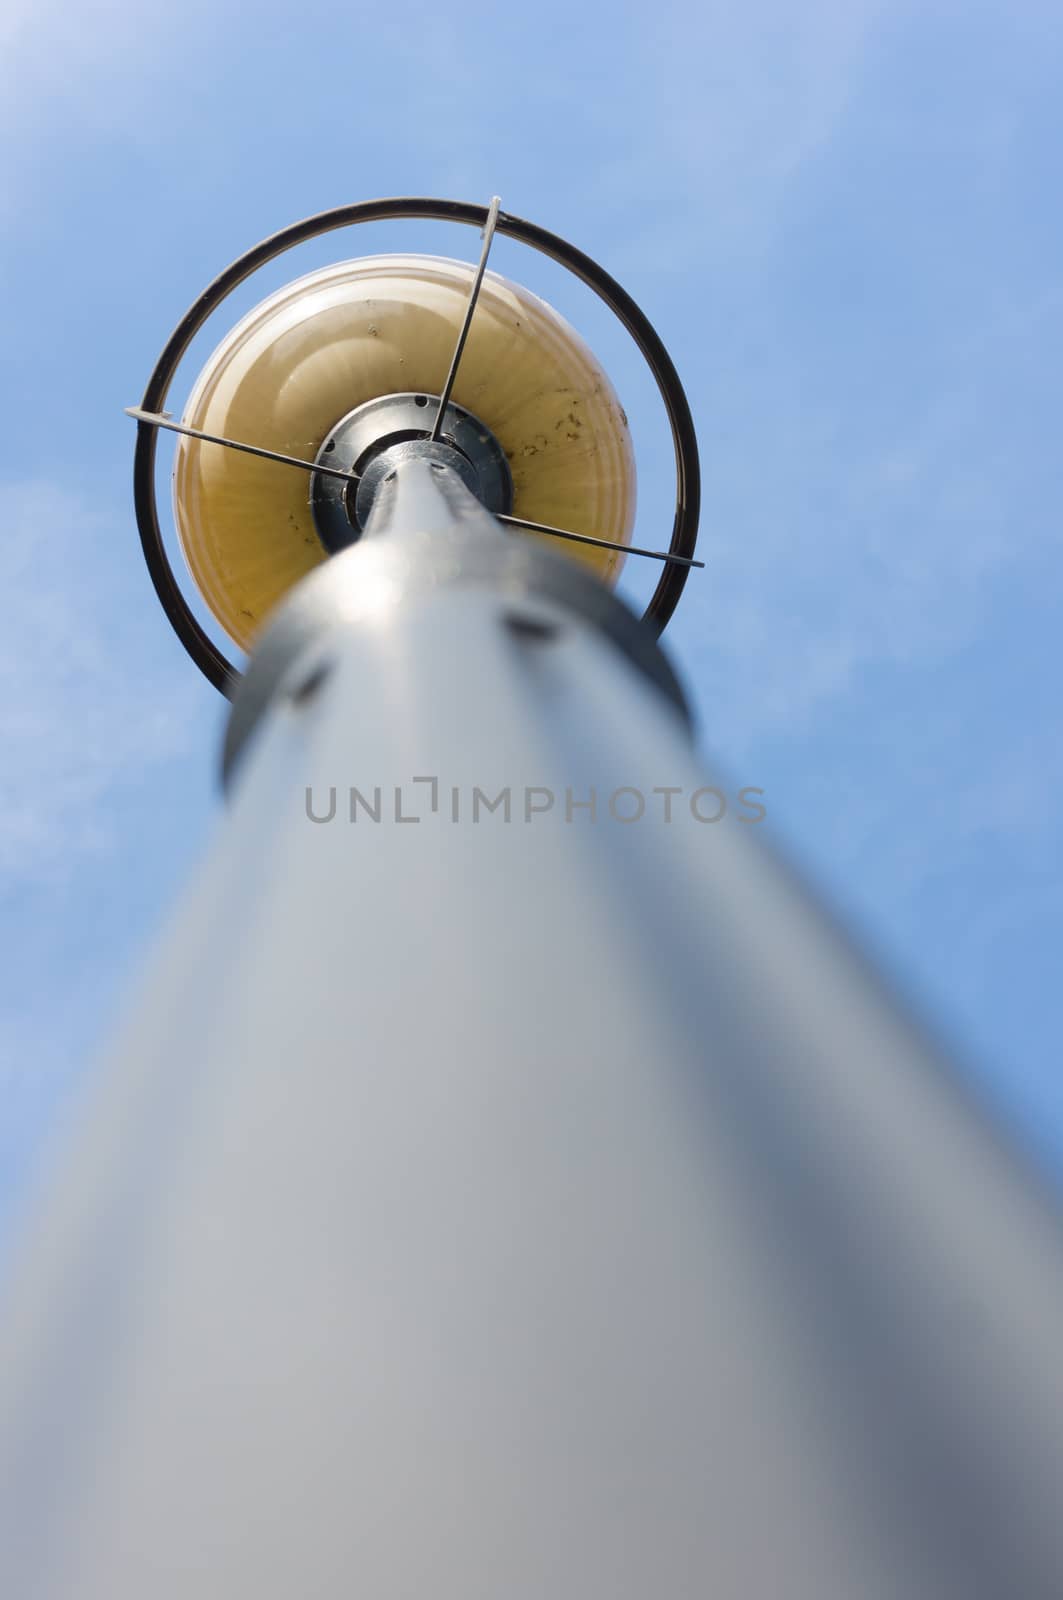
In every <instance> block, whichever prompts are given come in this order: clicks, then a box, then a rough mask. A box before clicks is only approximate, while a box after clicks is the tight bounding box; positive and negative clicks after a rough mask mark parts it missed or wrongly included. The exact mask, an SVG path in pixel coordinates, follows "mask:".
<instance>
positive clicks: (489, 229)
mask: <svg viewBox="0 0 1063 1600" xmlns="http://www.w3.org/2000/svg"><path fill="white" fill-rule="evenodd" d="M501 204H502V201H501V200H500V198H499V197H498V195H497V194H496V195H493V196H492V198H491V204H490V206H489V207H488V208H487V221H486V222H485V223H484V231H483V241H484V247H483V249H482V250H481V251H480V265H479V266H478V267H477V269H476V276H475V278H474V279H473V280H472V290H471V292H470V294H469V303H468V305H467V306H466V307H465V320H464V322H463V323H462V325H461V332H460V333H459V334H458V342H457V344H456V345H455V346H454V354H453V356H452V357H451V360H450V371H449V372H448V373H447V381H446V383H445V384H444V385H443V392H442V394H441V395H440V397H439V410H438V411H437V412H436V420H435V422H434V423H433V424H432V432H431V434H430V436H429V437H430V438H432V439H438V438H439V436H440V435H441V433H442V432H443V417H444V415H445V414H446V409H447V406H448V405H449V404H450V392H451V390H452V389H453V387H454V380H455V378H456V377H457V376H458V364H459V362H460V361H461V353H462V351H463V350H464V349H465V341H466V339H467V338H468V337H469V328H470V327H471V326H472V314H473V312H474V311H475V310H476V302H477V300H478V299H479V298H480V285H481V284H482V283H483V281H484V272H485V270H486V267H487V257H488V256H489V255H490V253H491V241H492V239H493V238H494V236H495V225H496V224H497V222H498V211H499V207H500V206H501Z"/></svg>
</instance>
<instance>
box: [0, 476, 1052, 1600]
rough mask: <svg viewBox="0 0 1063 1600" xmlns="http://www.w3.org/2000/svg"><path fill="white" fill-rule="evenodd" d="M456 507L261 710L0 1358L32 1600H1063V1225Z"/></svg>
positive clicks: (897, 1020)
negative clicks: (835, 1599)
mask: <svg viewBox="0 0 1063 1600" xmlns="http://www.w3.org/2000/svg"><path fill="white" fill-rule="evenodd" d="M439 483H441V484H442V485H443V488H442V489H440V488H438V484H439ZM462 500H463V495H462V492H460V486H459V488H455V487H454V483H453V481H452V480H451V478H450V476H449V475H448V474H447V473H445V472H444V473H443V474H436V475H435V479H434V480H433V479H430V478H429V469H427V468H426V467H424V466H422V465H421V464H419V463H415V464H413V466H412V469H407V468H403V469H401V471H400V473H399V475H398V478H397V479H396V480H395V482H394V483H393V486H392V490H391V492H390V499H385V501H383V502H382V503H381V508H380V513H379V519H377V518H376V517H375V519H374V523H373V525H372V527H371V530H370V536H369V537H368V538H367V539H366V540H365V541H364V542H363V545H362V546H361V547H360V548H356V549H354V550H352V551H350V552H348V553H347V554H345V555H342V556H339V557H336V558H334V559H333V561H331V562H330V563H328V564H327V565H326V567H325V568H324V569H322V570H321V571H320V572H319V573H318V574H316V575H315V576H314V577H313V578H311V579H310V580H307V583H306V584H304V585H303V586H302V588H301V590H300V591H298V592H297V593H296V595H295V597H294V598H293V600H292V601H291V602H290V604H289V606H288V607H287V609H286V611H285V614H284V615H283V616H282V617H281V619H280V621H279V622H278V623H277V624H276V625H275V626H274V628H273V629H272V630H271V631H270V633H269V634H268V635H267V637H266V639H265V640H264V641H263V645H262V648H261V650H260V651H259V653H258V656H257V657H256V661H255V663H254V664H253V667H252V670H251V673H250V674H249V677H248V680H247V682H246V685H245V688H244V691H243V698H242V700H241V701H240V702H238V704H237V707H236V709H235V712H234V717H233V724H232V728H231V730H230V740H229V747H228V755H227V761H228V770H229V774H230V805H229V808H228V813H227V816H226V817H225V819H224V821H223V822H222V824H221V826H220V828H219V831H218V836H217V838H216V840H215V842H214V846H213V849H212V851H211V853H210V855H209V857H208V859H207V860H206V862H205V863H204V865H203V868H202V870H201V872H200V874H199V876H198V879H197V881H196V882H195V884H194V885H193V886H192V888H191V890H190V892H189V894H188V897H187V899H186V901H185V903H184V905H183V907H182V909H181V910H180V913H179V915H178V917H177V919H176V921H175V923H174V926H173V927H172V929H171V931H170V933H169V935H168V937H167V939H166V942H165V945H164V947H163V949H162V950H161V951H160V952H159V953H158V956H157V958H156V960H155V962H154V964H153V968H152V973H151V977H150V981H149V983H148V985H147V987H146V989H145V991H144V993H143V996H142V999H141V1002H140V1004H139V1006H138V1008H137V1013H136V1016H135V1017H134V1019H133V1020H132V1022H131V1025H130V1026H129V1028H128V1030H127V1032H126V1034H125V1038H124V1041H123V1042H122V1044H121V1045H120V1047H119V1049H118V1050H117V1052H116V1053H115V1054H114V1056H113V1057H112V1058H111V1059H110V1060H109V1062H108V1063H107V1064H106V1066H105V1067H104V1069H103V1070H102V1071H101V1073H100V1074H99V1076H98V1077H97V1079H96V1081H95V1082H94V1084H93V1086H92V1091H91V1095H90V1098H89V1101H88V1103H87V1104H86V1107H85V1112H84V1119H83V1127H81V1128H80V1129H79V1131H78V1134H77V1137H76V1138H75V1140H74V1142H73V1147H72V1149H71V1151H70V1152H69V1156H68V1159H67V1161H66V1163H65V1165H64V1168H63V1171H62V1174H61V1177H60V1179H59V1181H58V1182H57V1184H56V1185H55V1187H54V1190H53V1191H52V1193H51V1195H50V1197H49V1201H48V1204H47V1205H46V1206H45V1207H44V1208H43V1209H42V1214H41V1217H40V1219H39V1221H38V1223H37V1226H36V1230H35V1231H34V1232H33V1233H32V1234H31V1235H30V1236H29V1238H28V1240H27V1246H26V1250H25V1253H24V1257H23V1261H22V1267H21V1271H20V1273H19V1275H18V1276H17V1278H16V1282H15V1287H14V1292H13V1293H12V1295H11V1296H10V1299H9V1304H8V1308H7V1311H6V1314H5V1317H4V1326H3V1333H2V1340H3V1364H2V1367H0V1374H2V1379H0V1406H2V1411H0V1414H2V1417H3V1432H2V1449H0V1482H2V1484H3V1506H4V1512H5V1516H6V1527H4V1529H3V1539H2V1543H0V1552H2V1553H0V1572H2V1573H3V1578H2V1580H0V1592H2V1593H3V1594H4V1595H8V1594H10V1595H12V1596H18V1597H19V1600H33V1597H37V1596H49V1597H57V1596H62V1597H71V1600H74V1597H76V1600H143V1597H146V1596H151V1597H152V1600H170V1597H173V1600H177V1597H178V1596H180V1597H181V1600H188V1597H189V1596H191V1595H194V1596H195V1597H196V1600H222V1597H225V1600H233V1597H236V1596H240V1597H243V1596H248V1597H250V1596H254V1597H256V1600H273V1597H277V1600H280V1597H282V1596H283V1597H285V1600H289V1597H291V1596H296V1595H298V1596H300V1597H318V1596H320V1597H322V1600H324V1597H330V1600H331V1597H333V1596H336V1595H340V1594H346V1593H352V1594H353V1593H357V1594H362V1595H366V1596H372V1597H373V1600H400V1597H401V1600H408V1597H411V1596H415V1595H416V1596H426V1595H432V1596H434V1597H446V1600H500V1597H505V1600H542V1597H543V1596H544V1595H551V1596H566V1597H571V1600H587V1597H602V1600H617V1597H620V1600H628V1597H630V1600H636V1597H637V1600H646V1597H647V1596H650V1595H652V1596H654V1597H670V1600H672V1597H674V1600H692V1597H695V1596H698V1597H700V1596H709V1595H711V1596H714V1597H727V1600H777V1597H799V1600H824V1597H825V1596H839V1597H853V1600H856V1597H859V1600H876V1597H880V1596H881V1597H887V1596H888V1597H890V1600H921V1597H927V1600H930V1597H933V1600H942V1597H953V1596H955V1597H957V1600H960V1597H962V1600H978V1597H981V1596H987V1597H989V1596H992V1597H1000V1600H1011V1597H1018V1596H1021V1597H1023V1600H1042V1597H1043V1600H1058V1596H1059V1595H1060V1593H1063V1519H1061V1517H1060V1514H1059V1512H1060V1506H1059V1495H1060V1486H1061V1484H1063V1363H1061V1351H1063V1259H1061V1255H1063V1252H1061V1245H1060V1230H1059V1225H1058V1219H1057V1217H1056V1215H1055V1213H1054V1212H1053V1211H1052V1210H1051V1209H1050V1208H1049V1207H1048V1205H1047V1204H1046V1202H1045V1200H1044V1198H1043V1196H1042V1195H1041V1193H1040V1192H1039V1191H1038V1189H1037V1186H1036V1183H1035V1182H1034V1180H1033V1179H1032V1178H1031V1177H1030V1175H1029V1174H1028V1173H1027V1172H1026V1171H1025V1170H1024V1169H1023V1168H1022V1166H1021V1165H1020V1164H1019V1163H1018V1162H1017V1161H1016V1159H1015V1157H1014V1156H1013V1154H1012V1152H1011V1150H1010V1149H1008V1148H1006V1147H1005V1146H1004V1145H1003V1144H1002V1142H1001V1141H1000V1140H998V1138H997V1137H996V1136H995V1134H994V1132H993V1130H992V1129H991V1128H989V1127H988V1126H987V1125H986V1123H985V1122H984V1121H983V1120H982V1117H981V1115H980V1113H979V1112H978V1110H977V1109H975V1108H974V1107H972V1105H971V1104H970V1103H969V1102H968V1100H967V1098H966V1097H965V1095H964V1093H963V1091H962V1089H961V1086H960V1084H959V1082H958V1081H957V1079H956V1078H955V1077H954V1076H953V1074H952V1071H951V1069H950V1068H949V1067H948V1065H947V1064H945V1063H944V1062H943V1061H942V1060H941V1059H940V1058H939V1056H938V1055H937V1054H936V1053H935V1051H934V1048H933V1047H932V1045H930V1044H929V1043H928V1042H927V1041H926V1039H925V1038H923V1037H922V1036H921V1035H920V1034H919V1033H918V1032H917V1031H916V1030H915V1029H914V1028H913V1026H912V1025H911V1023H910V1022H909V1021H908V1020H907V1019H906V1018H905V1016H904V1015H903V1014H902V1013H901V1011H900V1010H899V1009H898V1007H897V1005H896V1004H895V1002H894V1001H893V999H892V998H891V997H890V996H889V995H888V994H886V993H884V991H883V990H882V988H881V987H880V985H879V983H878V982H877V981H876V979H875V977H874V975H873V974H872V973H871V972H870V971H869V970H868V969H867V967H866V966H865V965H864V964H863V962H862V961H861V960H860V958H859V957H858V956H857V955H856V954H854V952H853V950H852V948H851V947H850V945H849V943H848V941H847V940H846V938H845V937H844V935H843V934H842V933H841V932H839V930H838V929H837V928H836V927H835V926H834V925H833V924H832V923H831V921H830V920H829V919H828V918H827V917H825V916H824V914H823V913H822V911H821V910H820V909H818V908H817V906H816V905H815V904H814V903H813V902H812V900H811V899H810V897H809V895H808V893H807V891H806V890H805V888H804V887H803V886H802V885H801V883H799V882H798V881H797V879H796V878H795V877H794V876H793V875H792V873H791V872H790V871H789V870H788V869H787V868H786V867H785V866H784V865H782V864H781V863H780V862H779V861H778V859H777V858H776V857H775V856H774V855H773V854H772V852H771V851H770V850H768V849H766V848H765V847H764V845H763V844H762V842H761V838H760V833H759V832H758V828H757V826H756V825H755V824H753V823H744V822H743V821H742V820H741V814H742V812H743V809H744V808H742V807H741V805H740V804H738V803H737V802H736V799H735V797H734V795H733V792H732V791H731V790H730V789H729V788H728V786H727V785H726V783H724V782H720V781H719V780H715V781H714V778H713V776H712V775H708V776H707V775H706V774H705V772H704V771H703V770H702V768H701V767H700V766H699V764H698V763H697V761H696V760H695V758H694V755H693V753H692V751H691V748H690V743H689V736H688V733H687V730H686V726H685V723H684V721H683V718H682V715H681V713H680V711H679V709H678V708H677V705H676V702H675V698H674V695H673V694H672V693H671V692H670V688H669V684H670V679H669V677H668V674H667V670H666V669H665V668H664V667H663V666H662V665H661V664H660V661H659V659H657V660H656V662H655V661H654V659H651V656H650V655H649V654H647V655H644V656H642V657H640V655H639V651H640V649H643V646H642V645H641V644H636V642H635V635H634V634H630V635H629V634H627V633H625V631H624V630H625V624H623V623H621V622H619V621H617V613H616V612H615V611H613V610H612V609H610V608H611V607H612V606H613V604H614V603H613V602H611V601H609V602H608V603H607V602H606V601H604V600H603V601H602V602H601V607H602V608H603V609H602V610H601V611H600V614H599V615H598V616H597V617H595V616H593V615H592V614H591V610H590V609H589V608H590V606H591V602H590V601H589V600H587V598H586V596H587V594H588V593H589V592H590V590H588V589H586V588H585V586H584V585H583V584H581V583H580V582H579V581H578V579H577V578H576V577H573V578H572V580H571V581H572V584H573V585H574V587H573V588H571V589H569V588H567V587H566V585H567V584H568V582H569V579H568V577H567V575H563V573H564V569H566V568H568V564H566V563H563V562H559V561H558V560H557V558H554V559H553V560H551V559H550V558H549V557H546V556H544V557H543V558H542V563H540V561H539V553H538V552H537V551H535V550H534V549H532V548H531V547H530V546H529V545H527V544H523V545H520V544H517V543H515V542H511V541H508V540H507V539H505V538H504V537H503V536H501V535H500V534H499V533H498V530H497V528H496V526H495V525H494V524H492V523H490V519H486V520H485V517H484V516H483V514H481V513H479V512H478V510H476V508H475V507H474V506H473V507H470V505H469V503H468V502H467V501H466V502H465V503H464V504H463V503H462ZM418 508H419V509H418ZM448 508H449V509H448ZM411 510H416V513H417V514H416V518H415V520H414V521H413V522H412V523H408V522H406V521H405V520H404V519H405V518H406V516H407V512H408V511H411ZM418 519H419V520H418ZM388 529H390V532H389V536H388V537H386V538H385V537H383V536H381V537H375V536H374V535H375V534H381V535H382V534H383V532H384V531H385V530H388ZM568 570H570V571H572V572H574V569H571V568H568ZM559 574H562V575H559ZM587 583H588V584H590V589H591V590H594V589H595V586H594V585H593V584H592V583H591V581H590V580H587ZM598 592H599V591H597V590H595V593H598ZM594 604H595V605H598V604H599V602H598V601H595V602H594ZM646 648H647V649H648V648H649V647H646ZM710 787H713V788H717V789H719V790H720V791H721V793H722V794H723V795H724V796H725V797H726V799H727V803H728V812H727V814H726V815H725V816H724V817H722V818H721V820H720V821H719V822H718V823H710V822H708V821H699V820H698V819H697V815H696V814H695V812H698V813H700V815H701V816H703V817H705V818H708V817H709V816H711V815H712V814H713V813H714V812H715V811H717V810H718V809H719V802H718V800H717V799H715V798H714V797H713V796H712V795H711V794H710V793H709V792H708V791H709V789H710ZM352 788H353V789H354V790H356V791H357V794H356V795H355V796H354V797H353V798H352V795H351V790H352ZM308 789H309V791H310V801H309V810H310V812H312V814H313V816H314V818H316V819H317V820H311V817H310V816H309V815H308V800H307V791H308ZM332 790H335V807H334V811H333V810H332V801H331V798H330V795H331V791H332ZM661 791H664V792H663V793H662V792H661ZM668 791H671V792H670V793H668ZM477 792H478V793H479V794H480V795H481V796H482V797H484V798H482V799H481V800H480V801H479V802H476V800H475V798H474V797H475V795H476V794H477ZM506 793H508V796H509V805H508V812H507V809H506V804H505V800H504V798H499V797H500V796H503V797H504V796H505V794H506ZM636 795H639V796H641V797H642V798H643V800H644V802H645V811H644V812H643V813H642V814H641V815H640V816H639V817H638V819H637V820H633V821H621V820H618V818H620V817H625V818H626V817H629V816H631V817H634V816H635V814H636V812H637V811H638V801H637V799H636ZM455 796H456V797H457V798H456V799H455ZM694 796H697V797H698V798H697V800H696V801H694V799H693V797H694ZM592 797H593V806H594V809H593V810H592V809H591V803H592ZM488 800H490V801H491V802H493V803H494V809H493V810H490V809H488V806H487V801H488ZM666 801H667V802H668V804H669V805H670V815H671V821H666V820H665V804H666ZM692 804H693V805H694V810H692ZM352 808H353V809H352ZM745 809H746V811H747V814H748V808H745ZM330 813H331V815H330ZM352 816H353V819H354V820H351V819H352ZM326 817H330V820H327V821H326V820H323V819H325V818H326Z"/></svg>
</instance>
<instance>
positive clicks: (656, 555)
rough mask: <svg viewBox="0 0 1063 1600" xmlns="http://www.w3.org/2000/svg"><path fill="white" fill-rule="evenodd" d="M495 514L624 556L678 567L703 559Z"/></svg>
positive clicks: (521, 525)
mask: <svg viewBox="0 0 1063 1600" xmlns="http://www.w3.org/2000/svg"><path fill="white" fill-rule="evenodd" d="M495 516H496V518H497V520H498V521H499V522H506V523H508V524H509V525H510V526H511V527H514V528H530V529H531V531H532V532H533V533H549V534H551V535H552V536H553V537H554V538H555V539H571V540H572V541H573V543H574V544H594V545H599V546H601V548H602V549H603V550H619V551H620V552H621V554H623V555H625V556H648V557H649V559H650V560H651V561H670V562H672V563H673V564H674V565H675V566H679V567H703V566H704V565H705V563H704V561H695V560H694V559H693V558H692V557H691V556H674V555H672V553H671V552H670V551H668V550H643V549H641V548H640V546H638V545H637V544H617V543H616V542H615V540H613V539H596V538H594V536H593V535H592V534H589V533H570V532H569V530H568V529H567V528H551V527H550V525H549V524H548V523H546V522H529V520H528V518H527V517H510V516H505V515H503V514H502V513H501V512H496V513H495Z"/></svg>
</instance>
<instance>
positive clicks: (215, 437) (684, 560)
mask: <svg viewBox="0 0 1063 1600" xmlns="http://www.w3.org/2000/svg"><path fill="white" fill-rule="evenodd" d="M485 259H486V252H485ZM481 265H482V263H481ZM481 276H482V274H481ZM457 353H458V355H460V354H461V350H460V346H459V349H458V352H457ZM452 378H453V370H452V372H451V379H452ZM451 379H448V383H449V382H450V381H451ZM446 403H447V402H446V397H445V395H444V400H443V406H444V407H445V406H446ZM125 414H126V416H127V417H134V418H135V419H136V421H137V422H146V423H148V424H149V426H151V427H153V428H167V429H168V430H169V431H170V432H171V433H183V434H185V435H186V436H187V437H188V438H189V439H201V440H202V441H203V443H204V444H219V445H222V446H224V448H225V449H226V450H242V451H243V452H244V454H245V455H249V456H261V458H262V459H263V460H264V461H279V462H280V464H281V465H282V466H284V467H301V468H302V469H303V471H304V472H320V473H322V474H323V475H324V476H325V477H326V478H340V479H342V480H343V481H344V482H345V483H360V482H361V478H360V476H359V474H358V473H357V472H344V471H343V470H342V468H340V467H325V466H321V465H319V464H318V463H317V462H316V461H304V460H303V459H302V457H301V456H285V455H281V453H280V452H279V451H278V450H263V449H262V447H261V446H260V445H257V444H243V443H242V442H241V441H240V440H238V439H223V438H222V437H221V435H220V434H217V433H204V432H203V430H202V429H201V428H190V427H189V426H188V424H187V423H186V422H174V420H173V418H172V417H170V416H167V415H166V413H165V412H162V411H143V410H142V409H141V408H140V407H139V406H126V407H125ZM498 521H499V522H505V523H508V524H509V526H510V527H513V528H528V529H530V530H531V532H532V533H548V534H550V535H551V536H552V537H553V538H555V539H571V540H572V542H573V543H574V544H593V545H597V546H599V548H601V549H603V550H619V551H620V553H621V554H622V555H627V556H647V557H648V558H649V559H650V560H651V561H668V562H672V563H673V564H674V565H676V566H681V567H704V565H705V563H704V561H694V560H691V559H690V558H689V557H687V556H674V555H672V554H671V553H670V552H669V551H667V550H643V549H641V548H640V547H639V546H638V545H632V544H617V543H616V542H615V541H614V540H612V539H596V538H594V536H593V535H592V534H589V533H572V532H570V531H569V529H567V528H552V527H550V526H549V524H547V523H545V522H530V521H529V520H528V518H527V517H511V516H506V515H503V514H502V513H498Z"/></svg>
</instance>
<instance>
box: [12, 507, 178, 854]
mask: <svg viewBox="0 0 1063 1600" xmlns="http://www.w3.org/2000/svg"><path fill="white" fill-rule="evenodd" d="M0 529H2V535H3V537H2V539H0V593H2V594H3V596H4V611H5V622H4V627H3V629H2V630H0V762H2V764H0V874H3V875H4V877H5V878H6V879H7V881H8V882H9V883H11V882H13V881H18V880H23V881H25V880H29V881H38V880H41V879H49V878H56V877H63V876H65V875H66V873H68V872H69V871H70V869H71V867H72V865H73V864H74V863H75V862H76V861H77V860H78V858H80V857H81V856H83V855H85V854H86V853H90V852H92V853H94V852H98V851H100V850H111V849H114V848H116V846H117V843H118V837H119V834H118V824H117V823H116V822H114V821H113V820H112V819H111V817H110V816H109V810H108V807H109V801H110V800H112V799H113V798H114V796H115V794H116V793H117V792H118V790H120V788H121V787H122V786H123V785H124V784H128V783H130V782H131V781H136V780H137V778H138V774H139V773H141V772H142V771H143V770H144V769H146V768H150V767H151V766H152V765H154V764H157V763H159V762H161V761H165V760H170V759H173V758H174V757H176V756H178V755H180V753H181V752H182V751H184V750H186V749H190V748H191V746H192V744H193V742H194V740H195V738H196V736H197V731H198V732H199V734H200V736H201V730H197V729H196V726H195V722H194V721H193V718H192V715H191V707H192V703H193V699H194V696H195V691H196V687H197V686H196V684H195V682H194V675H193V674H192V672H191V671H189V673H188V675H187V680H186V679H184V678H181V679H178V678H176V677H175V678H174V680H173V681H172V682H170V681H167V679H165V678H164V677H163V676H162V675H160V674H157V673H152V672H151V670H150V645H149V635H150V630H151V629H152V628H154V629H155V630H160V629H162V628H163V627H164V624H163V622H162V619H161V616H160V615H159V613H158V610H157V607H155V605H154V601H153V599H152V597H151V596H150V591H149V590H148V588H147V584H146V583H143V582H136V581H134V582H130V575H131V570H132V569H131V566H130V565H129V564H126V563H123V562H122V561H121V560H116V559H115V551H116V548H118V546H117V541H119V540H121V541H125V542H126V543H127V544H128V548H129V551H130V553H131V554H132V552H134V551H135V542H136V535H135V531H134V529H133V527H132V517H131V514H130V515H129V516H128V518H127V519H124V525H123V526H112V525H111V524H110V523H109V521H108V520H107V519H106V518H105V517H103V516H101V515H100V514H99V513H96V512H94V511H93V510H92V509H91V508H90V507H89V506H87V505H86V504H85V503H84V502H83V501H82V500H81V499H80V498H79V497H78V496H77V495H76V494H72V493H71V492H70V491H68V490H66V489H63V488H60V487H58V486H57V485H55V484H52V483H47V482H29V483H16V484H10V483H9V484H3V485H0ZM137 577H138V578H139V574H137Z"/></svg>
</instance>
